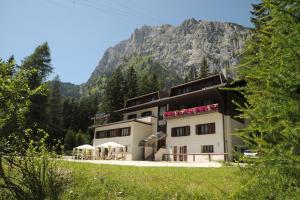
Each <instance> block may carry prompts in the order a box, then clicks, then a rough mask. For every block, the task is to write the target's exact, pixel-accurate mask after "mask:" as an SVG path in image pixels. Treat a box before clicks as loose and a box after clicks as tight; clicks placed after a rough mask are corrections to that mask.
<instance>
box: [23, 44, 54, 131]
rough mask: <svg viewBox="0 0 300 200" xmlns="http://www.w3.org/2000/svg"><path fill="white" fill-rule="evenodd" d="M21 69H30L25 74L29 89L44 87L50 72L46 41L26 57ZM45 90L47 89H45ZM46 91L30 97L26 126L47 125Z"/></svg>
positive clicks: (44, 126)
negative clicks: (28, 72) (28, 73)
mask: <svg viewBox="0 0 300 200" xmlns="http://www.w3.org/2000/svg"><path fill="white" fill-rule="evenodd" d="M20 69H21V70H30V71H31V73H30V75H28V76H26V79H27V80H28V86H29V88H30V89H32V90H33V89H37V88H39V87H41V86H42V87H44V88H45V89H47V85H46V84H45V81H46V79H47V78H48V75H49V74H50V73H51V72H52V70H53V68H52V67H51V56H50V49H49V46H48V44H47V43H44V44H42V45H40V46H38V47H37V48H36V49H35V51H34V52H33V54H31V55H30V56H28V57H26V58H25V59H24V60H23V61H22V64H21V66H20ZM46 91H47V90H46ZM47 95H48V92H44V93H43V94H36V95H32V96H31V97H30V101H31V104H30V107H29V112H28V113H27V115H26V126H27V127H28V128H29V127H30V128H32V129H34V127H36V125H38V126H39V127H41V128H43V129H45V130H46V128H47V125H48V116H47V102H48V97H47Z"/></svg>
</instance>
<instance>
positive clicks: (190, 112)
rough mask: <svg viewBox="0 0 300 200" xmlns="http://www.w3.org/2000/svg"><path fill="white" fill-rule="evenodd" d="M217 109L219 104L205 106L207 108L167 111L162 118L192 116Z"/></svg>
mask: <svg viewBox="0 0 300 200" xmlns="http://www.w3.org/2000/svg"><path fill="white" fill-rule="evenodd" d="M218 108H219V104H217V103H215V104H211V105H207V106H198V107H194V108H187V109H182V110H175V111H168V112H165V113H164V117H165V118H172V117H178V116H185V115H193V114H198V113H201V112H207V111H214V110H218Z"/></svg>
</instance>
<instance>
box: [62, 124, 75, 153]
mask: <svg viewBox="0 0 300 200" xmlns="http://www.w3.org/2000/svg"><path fill="white" fill-rule="evenodd" d="M64 145H65V149H67V150H71V149H73V148H74V147H76V146H77V142H76V134H75V132H74V131H73V130H71V129H69V130H68V131H67V133H66V135H65V137H64Z"/></svg>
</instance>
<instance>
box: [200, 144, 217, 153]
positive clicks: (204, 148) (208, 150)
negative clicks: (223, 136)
mask: <svg viewBox="0 0 300 200" xmlns="http://www.w3.org/2000/svg"><path fill="white" fill-rule="evenodd" d="M201 152H202V153H214V145H202V146H201Z"/></svg>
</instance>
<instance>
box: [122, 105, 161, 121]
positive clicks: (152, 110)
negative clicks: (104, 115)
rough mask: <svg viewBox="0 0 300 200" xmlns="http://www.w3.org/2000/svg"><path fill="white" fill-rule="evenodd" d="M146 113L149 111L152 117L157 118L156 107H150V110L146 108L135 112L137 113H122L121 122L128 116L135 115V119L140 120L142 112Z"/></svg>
mask: <svg viewBox="0 0 300 200" xmlns="http://www.w3.org/2000/svg"><path fill="white" fill-rule="evenodd" d="M147 111H151V112H152V116H154V117H156V118H157V113H158V107H152V108H147V109H143V110H137V111H134V112H129V113H124V114H123V120H127V117H128V115H132V114H137V118H141V114H142V113H143V112H147Z"/></svg>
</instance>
